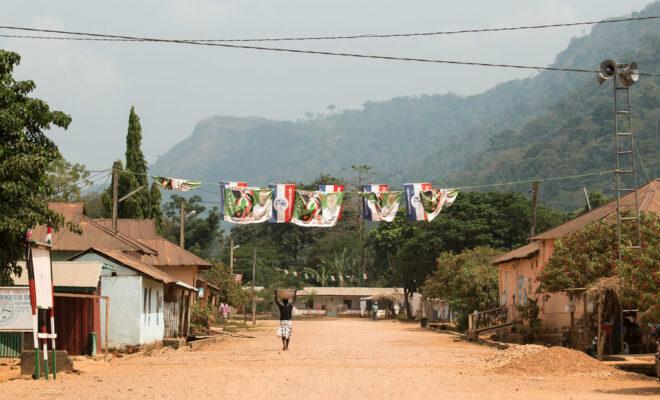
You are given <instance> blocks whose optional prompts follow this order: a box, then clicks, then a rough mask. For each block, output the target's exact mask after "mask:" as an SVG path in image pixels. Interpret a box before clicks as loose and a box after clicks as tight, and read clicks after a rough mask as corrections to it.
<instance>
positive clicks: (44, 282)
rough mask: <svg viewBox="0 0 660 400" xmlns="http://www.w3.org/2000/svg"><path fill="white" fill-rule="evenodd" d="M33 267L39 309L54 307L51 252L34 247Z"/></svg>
mask: <svg viewBox="0 0 660 400" xmlns="http://www.w3.org/2000/svg"><path fill="white" fill-rule="evenodd" d="M32 266H33V268H34V288H35V293H36V297H37V307H39V308H52V307H53V280H52V278H51V265H50V250H49V249H47V248H42V247H36V246H33V247H32Z"/></svg>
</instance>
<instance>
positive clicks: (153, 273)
mask: <svg viewBox="0 0 660 400" xmlns="http://www.w3.org/2000/svg"><path fill="white" fill-rule="evenodd" d="M89 252H93V253H96V254H99V255H101V256H103V257H106V258H109V259H111V260H113V261H115V262H117V263H119V264H122V265H124V266H126V267H128V268H131V269H134V270H136V271H138V272H141V273H143V274H144V275H147V276H148V277H150V278H153V279H155V280H157V281H161V282H163V283H176V279H175V278H174V277H172V276H171V275H169V274H167V273H165V272H163V271H161V270H159V269H158V268H156V267H153V266H151V265H149V264H147V263H145V262H143V261H142V260H139V259H137V258H134V257H131V256H129V255H128V254H126V253H123V252H121V251H118V250H106V249H103V250H100V249H94V248H91V249H89V250H87V251H85V252H83V253H81V254H78V255H76V256H74V257H73V258H72V259H75V258H77V257H78V256H81V255H83V254H86V253H89Z"/></svg>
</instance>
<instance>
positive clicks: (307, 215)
mask: <svg viewBox="0 0 660 400" xmlns="http://www.w3.org/2000/svg"><path fill="white" fill-rule="evenodd" d="M343 201H344V193H343V192H332V193H328V192H322V191H304V190H297V191H296V201H295V206H294V209H293V217H292V218H291V223H292V224H295V225H298V226H306V227H332V226H335V225H336V224H337V220H339V217H340V216H341V208H342V204H343Z"/></svg>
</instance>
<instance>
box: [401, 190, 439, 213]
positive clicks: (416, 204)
mask: <svg viewBox="0 0 660 400" xmlns="http://www.w3.org/2000/svg"><path fill="white" fill-rule="evenodd" d="M431 189H432V187H431V184H430V183H404V184H403V190H404V191H405V193H406V207H407V208H408V220H409V221H424V220H426V212H425V211H424V207H423V206H422V202H421V200H420V197H419V193H420V192H423V191H426V190H431Z"/></svg>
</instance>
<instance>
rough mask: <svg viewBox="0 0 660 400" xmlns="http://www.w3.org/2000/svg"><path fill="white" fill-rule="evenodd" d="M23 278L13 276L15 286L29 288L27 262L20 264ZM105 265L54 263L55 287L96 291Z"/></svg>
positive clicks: (71, 262) (95, 263)
mask: <svg viewBox="0 0 660 400" xmlns="http://www.w3.org/2000/svg"><path fill="white" fill-rule="evenodd" d="M19 265H20V266H21V268H23V272H22V273H21V276H20V277H19V276H17V275H12V280H13V281H14V285H17V286H27V285H28V274H27V270H25V262H24V261H22V262H20V263H19ZM102 267H103V263H102V262H100V261H53V285H55V287H75V288H89V289H96V287H97V286H98V284H99V278H100V276H101V268H102Z"/></svg>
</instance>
